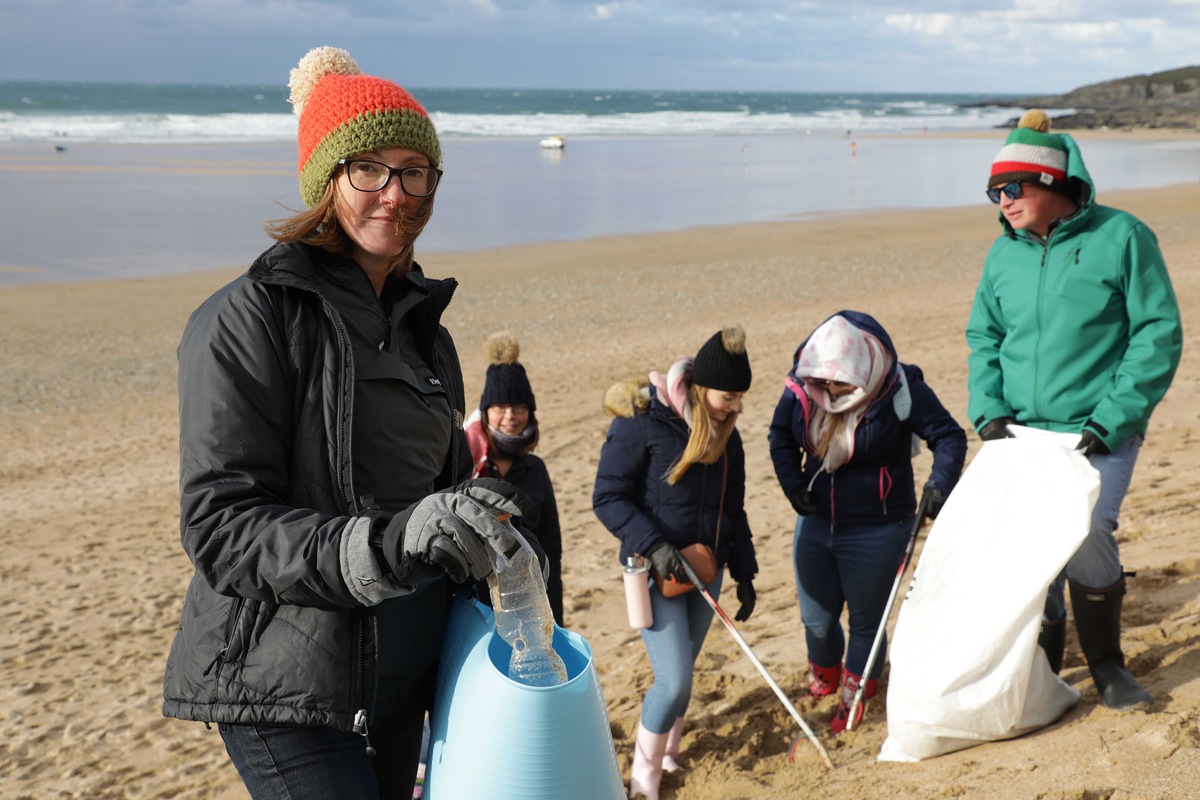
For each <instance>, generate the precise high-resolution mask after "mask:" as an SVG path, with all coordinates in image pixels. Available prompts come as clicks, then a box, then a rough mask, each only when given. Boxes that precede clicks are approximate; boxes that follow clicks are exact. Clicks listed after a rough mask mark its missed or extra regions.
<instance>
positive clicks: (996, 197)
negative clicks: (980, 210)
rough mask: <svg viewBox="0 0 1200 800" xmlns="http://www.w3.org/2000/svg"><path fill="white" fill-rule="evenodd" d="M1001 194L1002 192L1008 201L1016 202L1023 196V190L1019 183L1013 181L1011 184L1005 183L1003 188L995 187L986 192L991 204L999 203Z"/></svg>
mask: <svg viewBox="0 0 1200 800" xmlns="http://www.w3.org/2000/svg"><path fill="white" fill-rule="evenodd" d="M1001 192H1004V193H1005V194H1006V195H1008V199H1009V200H1016V199H1018V198H1020V197H1021V196H1022V195H1023V194H1025V188H1024V186H1022V185H1021V182H1020V181H1013V182H1012V183H1006V184H1004V185H1003V186H996V187H994V188H992V189H988V190H987V196H988V200H991V201H992V202H993V203H999V202H1000V193H1001Z"/></svg>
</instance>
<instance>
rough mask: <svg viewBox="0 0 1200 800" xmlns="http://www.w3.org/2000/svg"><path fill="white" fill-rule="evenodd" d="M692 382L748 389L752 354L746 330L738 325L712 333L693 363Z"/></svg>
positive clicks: (725, 388) (728, 389)
mask: <svg viewBox="0 0 1200 800" xmlns="http://www.w3.org/2000/svg"><path fill="white" fill-rule="evenodd" d="M692 384H693V385H696V386H703V387H704V388H706V389H716V390H717V391H719V392H744V391H747V390H748V389H749V388H750V357H749V356H748V355H746V332H745V331H744V330H742V329H741V328H740V327H739V326H737V325H732V326H730V327H728V328H722V329H721V330H719V331H717V332H716V333H714V334H713V335H712V336H710V337H709V339H708V341H707V342H705V343H704V346H703V347H701V348H700V351H699V352H698V353H696V360H695V363H693V364H692Z"/></svg>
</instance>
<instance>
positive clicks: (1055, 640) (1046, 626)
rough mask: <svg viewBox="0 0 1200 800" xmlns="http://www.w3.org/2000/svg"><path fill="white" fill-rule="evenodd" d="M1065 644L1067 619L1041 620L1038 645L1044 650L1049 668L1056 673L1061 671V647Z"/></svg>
mask: <svg viewBox="0 0 1200 800" xmlns="http://www.w3.org/2000/svg"><path fill="white" fill-rule="evenodd" d="M1066 644H1067V621H1066V620H1065V619H1057V620H1050V621H1047V620H1042V630H1041V632H1040V633H1039V634H1038V647H1040V648H1042V649H1043V650H1045V651H1046V660H1047V661H1049V662H1050V669H1052V670H1054V674H1055V675H1057V674H1058V673H1059V672H1061V671H1062V661H1063V648H1064V647H1065V646H1066Z"/></svg>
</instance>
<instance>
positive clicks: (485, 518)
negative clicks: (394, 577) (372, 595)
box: [377, 478, 529, 583]
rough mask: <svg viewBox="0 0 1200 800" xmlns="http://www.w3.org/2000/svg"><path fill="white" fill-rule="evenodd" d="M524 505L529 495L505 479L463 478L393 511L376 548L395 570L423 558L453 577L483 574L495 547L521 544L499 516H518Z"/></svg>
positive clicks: (504, 548)
mask: <svg viewBox="0 0 1200 800" xmlns="http://www.w3.org/2000/svg"><path fill="white" fill-rule="evenodd" d="M528 507H529V500H528V498H526V497H525V495H524V494H523V493H522V492H521V491H520V490H519V489H517V488H516V487H515V486H512V485H511V484H509V483H505V482H504V481H498V480H494V479H491V478H482V479H479V480H474V481H465V482H463V483H460V484H459V485H458V486H456V487H454V489H452V490H449V491H445V492H438V493H437V494H431V495H429V496H428V497H425V498H424V499H422V500H420V501H418V502H416V503H413V504H412V505H411V506H409V507H408V508H407V509H405V510H404V511H401V512H400V513H399V514H396V515H395V516H394V517H392V519H391V521H390V522H389V523H388V525H387V527H386V528H385V529H384V531H383V535H382V537H381V541H379V542H378V545H377V546H378V551H379V553H380V554H381V555H382V556H383V558H384V560H385V561H386V562H387V566H388V567H389V568H390V569H391V570H392V572H393V574H398V575H403V574H406V573H408V572H410V571H411V570H412V569H413V567H414V566H415V565H416V563H425V564H429V565H431V566H435V567H440V568H441V569H443V570H444V571H445V572H446V574H447V575H448V576H449V577H450V580H452V581H455V582H457V583H462V582H463V581H466V580H467V579H468V578H472V579H474V580H482V579H484V578H486V577H487V576H488V575H489V574H491V572H492V560H493V559H492V553H493V552H498V553H505V554H507V553H510V552H512V549H513V548H514V547H517V546H519V543H518V542H517V539H516V537H515V536H514V535H513V533H512V528H511V527H510V525H509V524H508V523H506V522H503V521H501V519H500V517H505V518H507V516H520V514H521V513H522V512H523V511H525V510H526V509H527V508H528Z"/></svg>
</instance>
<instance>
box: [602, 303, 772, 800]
mask: <svg viewBox="0 0 1200 800" xmlns="http://www.w3.org/2000/svg"><path fill="white" fill-rule="evenodd" d="M749 388H750V360H749V358H748V357H747V355H746V343H745V333H744V332H743V331H742V329H741V328H739V327H730V328H725V329H724V330H721V331H718V332H717V333H715V334H713V336H712V337H711V338H710V339H709V340H708V341H707V342H706V343H705V344H704V346H703V347H702V348H700V350H699V352H697V354H696V356H695V358H694V359H693V358H683V359H680V360H679V361H677V362H675V364H674V365H673V366H672V367H671V369H670V371H669V372H668V373H667V374H666V375H662V374H660V373H658V372H651V373H650V375H649V377H648V379H647V377H645V376H638V377H637V378H634V379H631V380H629V381H626V382H624V383H620V384H617V385H616V386H613V387H612V388H611V389H609V391H608V394H607V395H606V397H605V403H604V405H605V408H606V409H607V410H608V411H609V413H611V414H613V416H614V419H613V421H612V424H611V425H610V426H609V429H608V438H607V439H606V440H605V442H604V446H603V447H602V448H601V450H600V464H599V466H598V468H597V472H596V488H595V491H594V492H593V494H592V508H593V510H594V511H595V512H596V516H597V517H599V519H600V521H601V522H602V523H604V526H605V527H606V528H608V530H609V531H611V532H612V533H613V535H614V536H616V537H617V538H618V539H620V540H621V548H620V560H621V563H622V564H624V563H625V562H626V559H628V558H630V557H632V556H642V557H644V558H647V559H648V560H649V561H650V563H651V564H652V565H653V567H654V569H655V572H656V574H655V576H654V579H653V580H652V581H651V584H650V605H651V609H652V612H653V617H654V622H653V625H652V626H651V627H650V628H645V629H643V630H642V641H643V642H644V643H645V645H646V652H647V653H648V655H649V656H650V664H651V666H652V667H653V669H654V683H653V684H652V685H651V687H650V689H649V691H648V692H647V693H646V698H645V700H644V701H643V703H642V713H641V719H640V720H639V722H638V727H637V740H636V747H635V749H634V757H633V767H632V772H631V776H630V782H629V783H630V786H629V791H630V796H631V797H633V796H636V795H638V794H641V795H644V796H645V797H646V798H648V799H649V800H657V798H658V789H659V783H660V781H661V779H662V772H663V770H664V769H666V770H668V771H674V770H677V769H679V766H678V763H677V761H676V758H677V756H678V754H679V740H680V737H681V735H682V732H683V715H684V713H685V712H686V711H687V706H688V701H689V700H690V698H691V691H692V671H693V669H694V667H695V663H696V657H697V656H699V655H700V648H701V647H702V646H703V644H704V637H705V635H706V634H707V632H708V628H709V625H710V623H711V622H712V618H713V611H712V609H711V608H710V607H709V606H708V604H707V603H706V602H705V601H704V598H702V597H700V596H699V593H698V592H695V591H692V592H689V593H687V594H683V595H679V596H675V597H667V596H665V595H664V594H663V584H662V582H663V581H666V582H668V583H669V582H671V581H678V582H685V581H687V580H688V577H687V573H686V572H684V570H683V566H682V564H681V563H680V559H681V556H680V553H679V549H680V548H683V547H687V546H688V545H693V544H702V545H705V546H707V547H708V548H711V550H712V551H713V552H714V554H715V556H716V561H717V564H718V567H719V568H718V570H717V574H716V577H715V578H713V579H712V580H711V581H710V582H709V583H708V590H709V591H710V592H711V593H712V594H713V596H714V597H716V596H719V595H720V590H721V583H722V569H723V568H724V567H725V566H726V565H728V567H729V574H730V575H731V576H732V577H733V579H734V580H735V581H737V584H738V587H737V597H738V600H739V601H740V602H741V607H740V608H739V609H738V612H737V616H736V618H737V619H738V620H745V619H749V617H750V614H751V612H753V610H754V603H755V593H754V583H753V580H754V575H755V573H757V572H758V562H757V561H756V560H755V557H754V542H753V541H752V540H751V535H750V525H749V523H748V522H747V520H746V510H745V507H744V500H745V496H746V460H745V454H744V452H743V450H742V439H741V435H740V434H739V433H738V431H737V428H736V427H735V425H736V424H737V419H738V415H739V414H740V413H741V409H742V398H743V396H744V395H745V394H746V391H747V390H748V389H749Z"/></svg>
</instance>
